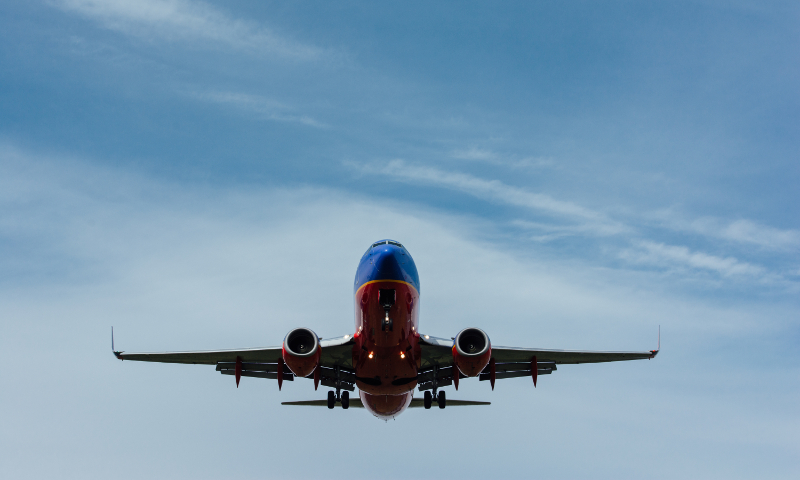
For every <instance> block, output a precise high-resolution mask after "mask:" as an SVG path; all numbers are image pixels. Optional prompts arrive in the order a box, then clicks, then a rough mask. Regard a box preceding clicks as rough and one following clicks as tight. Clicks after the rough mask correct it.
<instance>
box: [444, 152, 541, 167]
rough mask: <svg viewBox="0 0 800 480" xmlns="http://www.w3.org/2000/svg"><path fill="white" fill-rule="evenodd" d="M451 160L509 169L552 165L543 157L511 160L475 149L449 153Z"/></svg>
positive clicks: (510, 158)
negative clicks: (500, 166)
mask: <svg viewBox="0 0 800 480" xmlns="http://www.w3.org/2000/svg"><path fill="white" fill-rule="evenodd" d="M450 157H451V158H455V159H458V160H469V161H475V162H482V163H488V164H491V165H502V166H504V167H509V168H541V167H550V166H552V165H553V163H554V162H553V160H552V159H551V158H543V157H526V158H521V159H519V158H512V157H507V156H502V155H500V154H497V153H495V152H493V151H491V150H485V149H480V148H477V147H470V148H468V149H464V150H454V151H453V152H451V153H450Z"/></svg>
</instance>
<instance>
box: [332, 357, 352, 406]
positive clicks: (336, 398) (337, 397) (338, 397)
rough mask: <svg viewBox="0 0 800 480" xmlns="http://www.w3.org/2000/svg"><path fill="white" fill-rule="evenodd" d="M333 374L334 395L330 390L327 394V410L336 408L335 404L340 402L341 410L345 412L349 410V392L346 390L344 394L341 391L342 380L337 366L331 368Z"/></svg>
mask: <svg viewBox="0 0 800 480" xmlns="http://www.w3.org/2000/svg"><path fill="white" fill-rule="evenodd" d="M333 374H334V376H335V377H336V379H335V385H336V393H334V392H333V391H332V390H331V391H329V392H328V408H330V409H333V407H334V406H336V403H337V402H340V403H341V404H342V408H343V409H345V410H347V409H348V408H350V392H348V391H347V390H345V391H344V392H343V391H342V379H341V373H340V371H339V365H336V366H334V367H333Z"/></svg>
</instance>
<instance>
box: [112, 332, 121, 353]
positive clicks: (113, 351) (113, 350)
mask: <svg viewBox="0 0 800 480" xmlns="http://www.w3.org/2000/svg"><path fill="white" fill-rule="evenodd" d="M111 352H112V353H113V354H114V356H115V357H117V359H119V360H122V352H121V351H118V350H116V349H115V348H114V327H113V326H112V327H111Z"/></svg>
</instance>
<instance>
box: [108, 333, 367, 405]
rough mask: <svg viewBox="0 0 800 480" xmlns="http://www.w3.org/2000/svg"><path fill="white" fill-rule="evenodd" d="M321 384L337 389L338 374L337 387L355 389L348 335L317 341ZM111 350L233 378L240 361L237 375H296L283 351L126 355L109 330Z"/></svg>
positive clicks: (119, 354) (118, 354)
mask: <svg viewBox="0 0 800 480" xmlns="http://www.w3.org/2000/svg"><path fill="white" fill-rule="evenodd" d="M319 345H320V348H321V352H320V383H321V384H322V385H324V386H329V387H336V372H337V371H338V376H339V382H340V387H341V388H342V389H345V390H350V391H353V390H355V373H354V371H353V360H352V348H353V338H352V336H350V335H345V336H343V337H336V338H329V339H325V340H320V342H319ZM111 349H112V351H113V352H114V356H116V357H117V358H118V359H120V360H134V361H139V362H159V363H188V364H203V365H216V366H217V371H218V372H220V373H221V374H223V375H236V364H237V362H241V372H240V375H241V376H243V377H257V378H270V379H278V369H279V366H283V374H282V375H281V377H282V378H281V380H287V381H293V380H294V377H295V375H294V374H293V373H292V371H291V370H289V368H288V367H287V366H286V365H285V364H283V359H282V358H283V357H282V348H281V347H267V348H244V349H241V350H197V351H189V352H152V353H128V352H122V351H117V350H114V340H113V331H112V340H111Z"/></svg>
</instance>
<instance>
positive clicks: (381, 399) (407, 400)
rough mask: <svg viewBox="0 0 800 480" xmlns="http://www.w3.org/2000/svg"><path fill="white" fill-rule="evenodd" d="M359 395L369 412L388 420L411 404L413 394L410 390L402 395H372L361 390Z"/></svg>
mask: <svg viewBox="0 0 800 480" xmlns="http://www.w3.org/2000/svg"><path fill="white" fill-rule="evenodd" d="M359 396H360V397H361V403H362V404H363V405H364V408H366V409H367V410H369V411H370V413H372V414H373V415H375V416H376V417H378V418H382V419H384V420H388V419H390V418H394V417H396V416H397V415H400V414H401V413H403V411H404V410H405V409H406V408H408V406H409V405H410V404H411V400H412V397H413V396H414V395H413V394H412V393H411V392H408V393H405V394H402V395H372V394H370V393H367V392H364V391H361V392H359Z"/></svg>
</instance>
